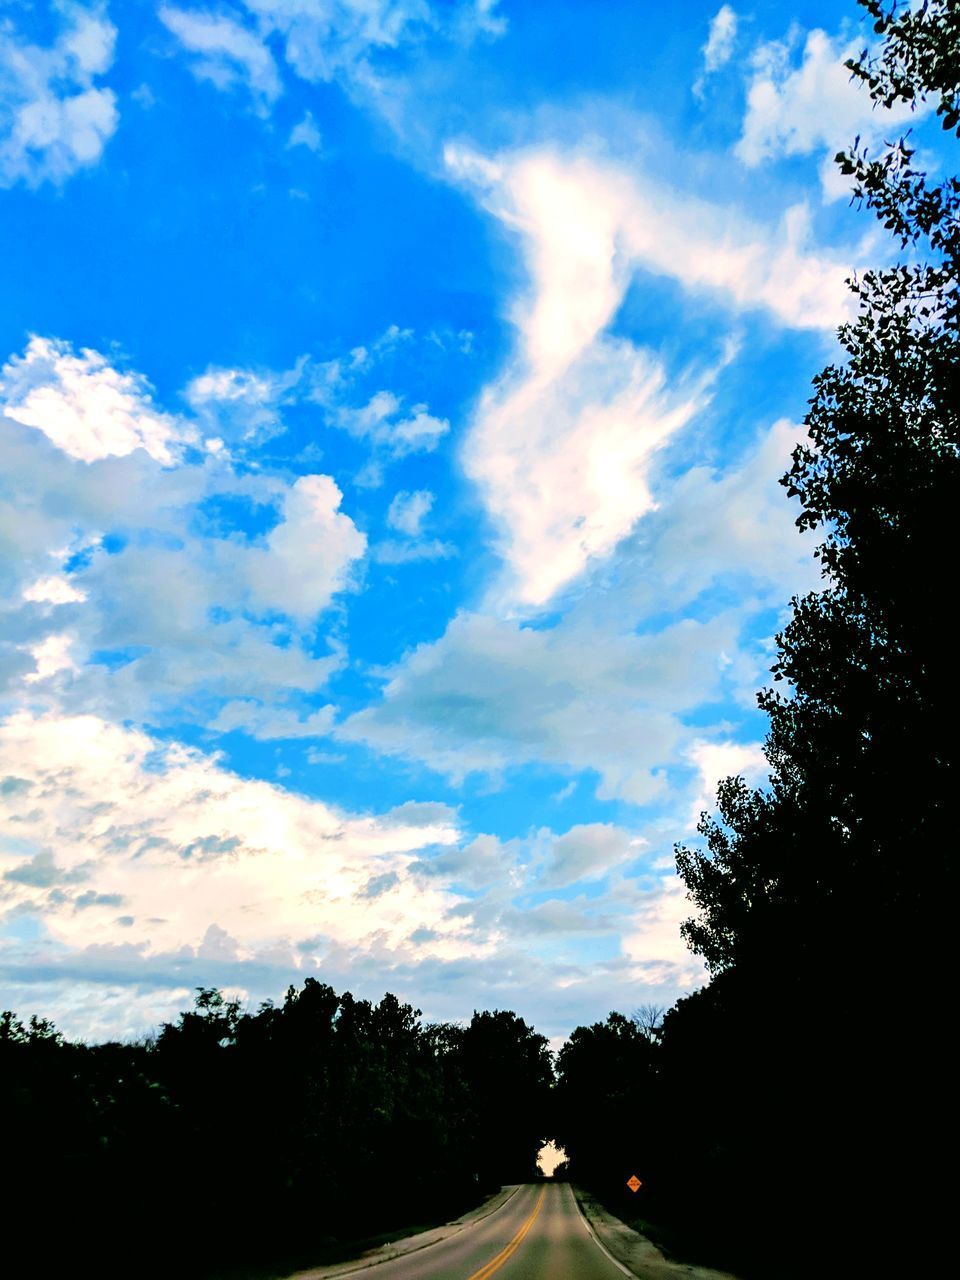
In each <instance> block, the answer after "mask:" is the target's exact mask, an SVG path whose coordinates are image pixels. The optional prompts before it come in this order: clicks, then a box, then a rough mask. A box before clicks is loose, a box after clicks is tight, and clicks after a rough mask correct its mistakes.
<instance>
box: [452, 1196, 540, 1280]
mask: <svg viewBox="0 0 960 1280" xmlns="http://www.w3.org/2000/svg"><path fill="white" fill-rule="evenodd" d="M546 1194H547V1188H546V1187H541V1188H540V1195H539V1196H538V1197H537V1203H536V1204H535V1205H534V1206H533V1213H531V1215H530V1217H529V1218H528V1219H527V1220H526V1222H525V1223H524V1224H523V1226H522V1227H521V1228H520V1230H519V1231H518V1232H517V1234H516V1235H515V1236H514V1237H513V1239H512V1240H511V1241H510V1243H509V1244H508V1245H507V1246H506V1248H504V1249H501V1250H500V1252H499V1253H498V1254H497V1256H496V1257H495V1258H491V1259H490V1261H489V1262H487V1263H485V1264H484V1265H483V1266H482V1267H481V1268H480V1270H479V1271H475V1272H474V1273H473V1275H472V1276H470V1277H469V1278H468V1280H487V1276H492V1275H493V1273H494V1272H495V1271H499V1270H500V1268H501V1267H502V1266H503V1264H504V1263H505V1262H506V1261H507V1259H508V1258H510V1257H512V1256H513V1254H515V1253H516V1251H517V1250H518V1249H519V1248H520V1245H521V1243H522V1241H523V1237H524V1236H525V1235H526V1234H527V1232H528V1231H529V1230H530V1228H531V1227H532V1226H533V1224H534V1221H535V1220H536V1217H537V1214H538V1213H539V1212H540V1206H541V1205H542V1204H543V1197H544V1196H545V1195H546Z"/></svg>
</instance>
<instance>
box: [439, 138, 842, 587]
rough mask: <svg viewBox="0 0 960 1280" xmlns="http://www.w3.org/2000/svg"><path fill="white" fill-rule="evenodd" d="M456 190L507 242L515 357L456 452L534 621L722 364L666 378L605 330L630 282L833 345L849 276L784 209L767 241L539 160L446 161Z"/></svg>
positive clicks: (621, 510)
mask: <svg viewBox="0 0 960 1280" xmlns="http://www.w3.org/2000/svg"><path fill="white" fill-rule="evenodd" d="M446 154H447V164H448V167H449V169H450V172H451V174H452V176H453V177H454V178H455V179H457V180H459V181H461V182H464V183H466V184H468V186H469V187H470V188H471V189H473V190H474V191H475V192H476V193H477V195H478V197H479V199H480V200H481V201H482V202H483V204H484V206H485V207H486V208H487V209H488V210H489V211H490V212H491V213H492V214H493V215H494V216H495V217H496V218H497V219H498V220H499V221H500V222H501V223H502V224H503V225H504V226H505V228H507V229H508V230H509V231H510V232H511V233H513V234H514V235H516V236H517V237H518V240H519V246H520V252H521V255H522V258H523V261H524V264H525V266H526V269H527V273H528V278H529V284H528V285H527V287H526V288H525V289H524V290H523V291H522V292H521V293H520V294H519V295H518V296H517V297H515V299H514V301H513V306H512V318H513V320H514V323H515V326H516V333H517V342H516V350H515V353H514V355H513V357H512V358H511V359H510V360H509V361H508V363H507V366H506V368H505V369H504V370H503V371H502V373H501V374H500V375H499V376H498V377H497V378H496V379H495V380H494V381H493V382H492V383H490V384H489V385H488V386H487V387H486V388H485V390H484V392H483V395H482V396H481V398H480V401H479V405H478V408H477V411H476V413H475V415H474V420H473V422H472V424H471V428H470V431H469V433H468V435H467V438H466V441H465V444H464V447H463V460H464V465H465V468H466V471H467V474H468V475H469V476H470V478H471V479H472V480H473V481H474V482H475V483H476V484H477V485H478V487H479V490H480V493H481V496H482V498H483V501H484V503H485V505H486V507H487V509H488V511H489V513H490V515H491V516H492V518H493V520H494V522H495V524H496V526H497V528H498V531H499V536H500V549H501V553H502V555H503V558H504V562H505V577H506V581H505V584H504V589H505V591H506V592H507V594H508V595H510V596H511V597H512V598H513V599H515V600H516V601H518V602H519V603H520V604H521V605H526V606H534V607H542V606H543V605H545V604H546V603H547V602H548V601H549V600H550V599H551V598H552V597H553V596H554V595H555V594H556V593H557V592H558V591H560V590H561V589H562V588H563V587H565V586H567V585H568V584H569V583H571V582H572V581H574V580H575V579H576V578H577V577H578V576H579V575H580V574H581V573H582V572H583V571H584V570H585V569H586V567H587V566H588V565H589V564H590V563H591V562H592V561H595V560H596V559H598V558H600V557H604V556H606V555H608V554H609V553H610V552H611V551H612V550H613V548H614V547H615V546H616V545H617V544H618V543H619V542H620V541H621V540H622V539H623V538H625V537H626V536H627V535H628V534H629V533H630V531H631V529H632V528H633V527H634V525H635V524H636V522H637V520H638V519H639V518H640V517H641V516H643V515H644V514H646V513H648V512H650V511H651V510H652V508H653V503H654V500H653V496H652V493H651V488H650V473H651V467H652V464H653V462H654V461H655V459H656V457H657V454H658V453H659V451H660V450H661V449H662V448H663V447H664V446H665V445H666V444H667V443H668V442H669V441H670V440H671V438H672V437H674V436H675V435H676V434H677V433H678V432H679V431H681V429H682V428H684V427H685V426H686V425H687V424H689V423H690V422H691V421H692V420H693V419H694V418H695V416H696V415H697V414H698V413H699V412H701V410H702V409H703V408H704V407H705V406H706V404H707V403H708V402H709V399H710V395H711V390H710V384H711V381H712V379H713V377H714V376H715V374H716V372H717V371H718V369H719V368H721V367H722V365H723V363H724V362H725V360H727V359H729V358H730V356H731V355H732V354H733V348H732V347H728V350H727V352H726V353H723V352H719V353H717V354H716V355H715V357H714V362H713V367H712V368H711V367H707V368H704V367H703V365H701V366H700V368H699V369H698V368H696V367H691V368H690V369H689V370H688V371H687V373H686V374H685V375H682V376H680V377H679V378H677V377H676V376H674V377H673V378H672V379H668V377H667V372H666V368H665V366H664V364H663V362H662V360H661V359H660V358H659V357H658V356H657V354H656V353H655V352H653V351H651V350H649V349H646V348H644V347H641V346H639V345H637V344H636V343H635V342H632V341H631V340H630V339H629V338H627V337H625V336H623V335H622V334H614V333H612V332H611V331H610V329H611V325H612V323H613V321H614V319H615V316H616V314H617V312H618V310H619V308H620V306H621V304H622V302H623V300H624V297H625V295H626V292H627V289H628V287H629V285H630V283H631V281H632V280H633V279H634V278H635V277H636V276H637V274H638V273H641V272H642V273H648V274H649V275H652V276H656V275H662V276H667V277H670V278H671V279H673V280H676V281H677V282H678V283H679V284H681V285H682V286H683V287H684V289H686V290H688V291H690V292H692V293H696V294H698V295H700V296H703V297H704V298H705V299H708V300H709V301H710V302H712V303H713V304H714V305H716V306H719V307H722V308H726V309H727V310H728V312H732V313H737V312H741V311H761V312H765V313H766V314H767V315H768V316H769V317H770V318H772V319H773V320H775V321H776V322H777V323H778V324H780V325H784V326H789V327H795V328H800V329H821V328H831V327H833V326H834V325H836V323H837V322H838V321H839V320H840V318H842V316H843V315H844V314H845V311H846V309H847V307H848V305H849V304H848V297H847V292H846V288H845V284H844V279H845V276H846V274H847V267H846V265H845V264H844V263H843V262H842V260H841V259H840V258H839V257H838V256H837V255H835V254H832V253H829V252H826V251H823V250H817V249H816V248H814V247H813V246H812V245H811V243H810V229H809V220H808V218H807V216H806V213H805V211H804V209H803V208H802V207H797V208H795V209H792V210H791V211H790V212H789V213H788V214H787V216H786V217H785V218H784V219H783V222H782V225H781V227H780V228H779V229H778V230H777V231H774V230H773V229H772V228H770V227H763V226H762V225H759V224H754V223H752V222H751V221H750V220H749V219H747V218H746V217H745V216H744V215H743V214H742V212H741V211H740V210H737V209H735V208H734V207H729V208H724V207H722V206H716V205H710V204H708V203H707V202H705V201H704V200H702V199H701V198H698V197H693V196H689V197H678V196H677V195H676V193H675V192H673V191H670V190H667V189H666V188H663V187H659V186H658V185H657V184H656V183H654V182H652V181H647V182H644V183H641V182H640V181H639V180H638V178H637V177H636V175H635V174H633V173H631V172H630V171H628V170H627V169H626V168H624V167H623V166H616V165H613V164H611V163H609V162H606V163H605V162H601V161H598V160H596V159H594V158H592V157H590V156H587V155H573V156H570V155H566V154H564V155H561V154H560V153H559V152H558V151H557V150H556V149H554V148H549V147H537V148H533V149H530V150H527V151H521V152H517V153H511V154H507V155H505V156H502V157H499V158H495V159H488V158H485V157H483V156H480V155H478V154H477V153H476V152H472V151H469V150H467V149H464V148H463V147H458V146H451V147H449V148H448V149H447V153H446Z"/></svg>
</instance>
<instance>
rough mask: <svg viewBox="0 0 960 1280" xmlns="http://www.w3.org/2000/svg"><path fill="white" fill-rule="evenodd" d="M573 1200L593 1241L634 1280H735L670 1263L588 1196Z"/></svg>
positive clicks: (579, 1195) (580, 1194) (707, 1269)
mask: <svg viewBox="0 0 960 1280" xmlns="http://www.w3.org/2000/svg"><path fill="white" fill-rule="evenodd" d="M576 1197H577V1203H578V1204H579V1206H580V1209H581V1211H582V1213H583V1215H584V1217H585V1219H586V1221H587V1223H588V1224H589V1226H590V1228H591V1230H592V1231H593V1233H594V1235H595V1236H596V1238H597V1239H598V1240H599V1241H600V1243H601V1244H602V1245H603V1246H604V1248H605V1249H606V1250H607V1251H608V1252H609V1253H611V1254H612V1255H613V1257H614V1258H615V1259H616V1260H617V1262H619V1263H620V1264H621V1265H622V1266H624V1267H626V1268H627V1270H628V1271H629V1272H630V1274H631V1275H634V1276H636V1277H637V1280H737V1278H736V1276H734V1275H731V1273H730V1272H729V1271H716V1270H714V1269H713V1268H712V1267H698V1266H693V1265H692V1264H690V1263H685V1262H671V1261H670V1260H669V1259H668V1258H665V1257H664V1256H663V1254H662V1253H661V1252H660V1250H659V1249H658V1248H657V1246H656V1245H655V1244H654V1243H653V1241H652V1240H648V1239H647V1237H646V1236H642V1235H640V1233H639V1232H638V1231H634V1230H633V1228H632V1227H628V1226H627V1224H626V1223H625V1222H621V1221H620V1219H619V1218H617V1217H614V1215H613V1214H612V1213H608V1212H607V1210H606V1209H604V1207H603V1205H601V1204H599V1203H598V1202H597V1201H596V1200H595V1199H594V1198H593V1196H591V1195H590V1194H589V1193H588V1192H586V1191H582V1190H581V1189H580V1188H577V1192H576Z"/></svg>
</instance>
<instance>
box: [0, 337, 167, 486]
mask: <svg viewBox="0 0 960 1280" xmlns="http://www.w3.org/2000/svg"><path fill="white" fill-rule="evenodd" d="M0 408H2V410H3V412H4V413H5V414H6V416H7V417H8V418H12V419H13V421H14V422H20V423H23V425H24V426H27V427H34V428H35V429H36V430H37V431H42V432H43V434H44V435H45V436H46V437H47V438H48V439H49V440H50V441H51V442H52V443H53V444H55V445H56V446H57V448H58V449H62V450H63V451H64V453H69V454H70V455H71V456H72V457H74V458H79V459H81V460H82V461H84V462H94V461H96V460H98V459H100V458H109V457H123V456H124V455H126V454H128V453H132V452H133V451H134V450H135V449H144V450H145V451H146V452H147V453H148V454H149V455H150V457H151V458H154V459H156V461H157V462H162V463H165V464H170V463H172V462H173V461H174V460H175V457H176V456H177V454H178V453H179V452H180V449H181V448H182V446H183V445H184V444H185V443H186V442H188V441H189V440H191V438H192V432H191V431H190V430H189V429H188V428H185V427H184V426H183V424H181V423H179V422H178V421H177V420H176V419H175V418H172V417H170V416H169V415H168V414H164V413H159V412H157V410H156V409H155V408H154V406H153V402H152V398H151V394H150V388H149V387H148V385H147V383H146V382H145V380H144V379H143V378H140V377H138V376H137V375H136V374H135V373H121V372H120V371H118V370H117V369H115V368H114V367H113V366H112V365H111V364H110V363H109V362H108V361H107V360H106V358H105V357H104V356H102V355H100V354H99V352H96V351H90V350H84V351H81V352H80V354H79V355H77V354H76V353H75V352H74V351H73V349H72V348H71V347H70V345H69V344H68V343H65V342H58V341H56V340H55V339H52V338H38V337H33V338H31V339H30V342H29V343H28V345H27V349H26V351H25V352H24V354H23V355H22V356H12V357H11V358H10V360H8V361H7V363H6V364H5V365H4V366H3V368H2V369H0Z"/></svg>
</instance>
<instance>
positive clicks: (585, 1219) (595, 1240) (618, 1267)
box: [570, 1183, 638, 1280]
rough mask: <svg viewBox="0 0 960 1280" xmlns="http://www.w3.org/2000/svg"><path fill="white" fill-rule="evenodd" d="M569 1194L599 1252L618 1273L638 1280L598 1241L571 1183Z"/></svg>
mask: <svg viewBox="0 0 960 1280" xmlns="http://www.w3.org/2000/svg"><path fill="white" fill-rule="evenodd" d="M570 1194H571V1195H572V1196H573V1203H574V1204H575V1205H576V1206H577V1213H579V1215H580V1220H581V1221H582V1222H583V1225H584V1226H585V1227H586V1228H587V1231H589V1233H590V1235H591V1237H592V1239H593V1243H594V1244H595V1245H596V1246H597V1248H598V1249H599V1250H600V1252H601V1253H602V1254H604V1255H605V1256H606V1257H607V1258H608V1259H609V1260H610V1261H611V1262H612V1263H613V1265H614V1266H615V1267H616V1268H617V1270H618V1271H621V1272H622V1273H623V1274H624V1275H625V1276H629V1277H630V1280H638V1277H637V1273H636V1272H635V1271H631V1270H630V1269H629V1268H628V1267H626V1266H625V1265H624V1264H623V1263H622V1262H621V1261H620V1259H619V1258H615V1257H614V1256H613V1254H612V1253H611V1252H610V1250H609V1249H608V1248H607V1246H606V1245H605V1244H604V1243H603V1241H602V1240H601V1239H600V1237H599V1236H598V1235H597V1233H596V1231H595V1230H594V1227H593V1223H592V1222H591V1221H590V1219H589V1218H588V1217H587V1215H586V1213H585V1212H584V1210H583V1205H582V1204H581V1203H580V1197H579V1196H578V1195H577V1188H576V1187H575V1186H573V1185H572V1183H571V1184H570Z"/></svg>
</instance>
